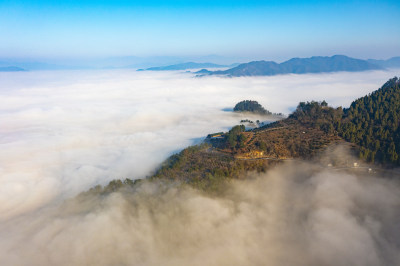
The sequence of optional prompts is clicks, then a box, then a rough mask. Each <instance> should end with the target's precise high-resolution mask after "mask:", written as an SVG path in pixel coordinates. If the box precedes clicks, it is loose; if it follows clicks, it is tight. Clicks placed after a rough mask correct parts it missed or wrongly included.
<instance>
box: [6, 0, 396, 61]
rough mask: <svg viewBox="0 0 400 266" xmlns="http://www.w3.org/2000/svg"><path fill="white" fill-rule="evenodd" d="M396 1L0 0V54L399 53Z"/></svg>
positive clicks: (260, 56) (275, 55)
mask: <svg viewBox="0 0 400 266" xmlns="http://www.w3.org/2000/svg"><path fill="white" fill-rule="evenodd" d="M399 12H400V3H399V2H398V1H389V0H387V1H385V0H383V1H369V0H366V1H314V0H311V1H251V0H250V1H224V0H222V1H215V0H214V1H209V0H205V1H120V0H116V1H86V0H83V1H76V0H70V1H65V0H61V1H49V0H47V1H46V0H44V1H42V0H36V1H13V0H11V1H10V0H1V1H0V36H1V41H0V58H47V59H51V58H97V57H120V56H138V57H149V56H207V55H218V56H225V57H231V58H233V57H240V58H248V59H270V60H276V61H283V60H286V59H289V58H291V57H308V56H313V55H326V56H329V55H334V54H345V55H348V56H353V57H357V58H365V59H366V58H376V59H385V58H389V57H393V56H399V55H400V28H399V27H398V25H400V17H399V16H398V14H399Z"/></svg>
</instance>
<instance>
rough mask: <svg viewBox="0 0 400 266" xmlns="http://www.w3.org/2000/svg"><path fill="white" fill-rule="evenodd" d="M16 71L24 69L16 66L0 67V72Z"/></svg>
mask: <svg viewBox="0 0 400 266" xmlns="http://www.w3.org/2000/svg"><path fill="white" fill-rule="evenodd" d="M18 71H26V70H25V69H23V68H21V67H16V66H7V67H0V72H18Z"/></svg>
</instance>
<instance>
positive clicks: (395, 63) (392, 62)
mask: <svg viewBox="0 0 400 266" xmlns="http://www.w3.org/2000/svg"><path fill="white" fill-rule="evenodd" d="M367 61H368V62H370V63H372V64H375V65H378V66H381V67H384V68H393V67H399V68H400V56H397V57H392V58H389V59H388V60H376V59H368V60H367Z"/></svg>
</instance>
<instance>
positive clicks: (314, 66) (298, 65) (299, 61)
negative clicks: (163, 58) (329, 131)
mask: <svg viewBox="0 0 400 266" xmlns="http://www.w3.org/2000/svg"><path fill="white" fill-rule="evenodd" d="M370 61H371V60H370ZM370 61H367V60H361V59H355V58H351V57H347V56H344V55H334V56H331V57H328V56H313V57H310V58H292V59H290V60H288V61H285V62H283V63H280V64H278V63H276V62H273V61H253V62H249V63H244V64H240V65H238V66H237V67H234V68H231V69H227V70H222V71H221V70H220V71H207V70H204V69H202V70H200V71H199V72H197V73H198V74H200V75H225V76H230V77H242V76H273V75H279V74H305V73H323V72H337V71H350V72H356V71H365V70H378V69H384V68H385V67H383V66H382V65H383V63H382V62H380V61H384V62H392V61H393V63H392V64H391V65H396V63H397V59H396V58H391V59H389V60H376V61H379V62H378V63H380V64H378V63H372V62H370ZM399 66H400V62H399Z"/></svg>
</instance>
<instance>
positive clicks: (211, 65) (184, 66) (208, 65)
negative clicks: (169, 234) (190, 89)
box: [137, 62, 239, 71]
mask: <svg viewBox="0 0 400 266" xmlns="http://www.w3.org/2000/svg"><path fill="white" fill-rule="evenodd" d="M238 65H239V64H232V65H219V64H214V63H195V62H186V63H181V64H175V65H169V66H160V67H150V68H146V69H138V70H137V71H168V70H187V69H195V68H220V67H236V66H238Z"/></svg>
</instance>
